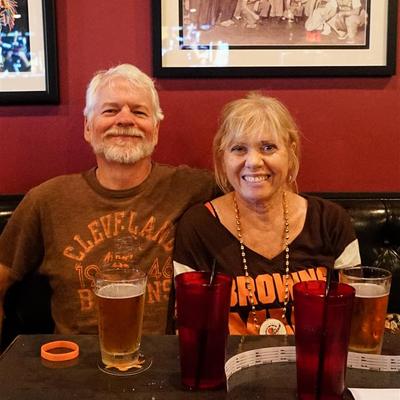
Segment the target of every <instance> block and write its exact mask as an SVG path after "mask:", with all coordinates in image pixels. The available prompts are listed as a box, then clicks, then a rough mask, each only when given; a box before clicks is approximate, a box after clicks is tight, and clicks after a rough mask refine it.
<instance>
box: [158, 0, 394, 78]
mask: <svg viewBox="0 0 400 400" xmlns="http://www.w3.org/2000/svg"><path fill="white" fill-rule="evenodd" d="M365 1H366V3H365V4H366V6H365V7H366V8H367V6H368V9H366V11H367V15H368V18H367V23H366V24H365V33H363V35H364V37H365V41H364V43H363V44H362V45H360V44H357V43H356V44H347V43H345V42H344V41H341V42H340V41H337V44H336V45H335V46H332V45H330V46H326V45H320V44H307V45H304V44H299V45H297V46H287V45H285V44H282V45H276V44H275V45H274V46H259V45H254V46H232V45H231V44H230V43H224V46H223V51H225V53H226V54H227V55H226V56H225V59H228V60H229V61H228V62H227V63H225V64H220V65H216V64H212V63H207V61H206V62H204V60H208V59H211V58H212V57H209V56H208V54H211V51H213V50H214V51H215V48H216V46H213V45H211V46H210V45H207V44H204V43H198V44H197V45H196V44H194V45H193V44H189V45H188V44H185V37H186V36H184V23H183V21H184V16H183V15H182V14H183V9H182V7H183V4H184V0H153V3H152V4H153V75H154V76H155V77H160V78H197V77H200V78H221V77H238V78H248V77H264V78H269V77H325V76H329V77H335V76H336V77H347V76H391V75H394V74H395V73H396V41H397V37H396V36H397V7H398V1H397V0H365ZM371 12H372V14H371ZM368 13H370V14H368ZM199 34H201V31H200V30H199ZM320 37H322V36H320ZM219 47H221V46H220V45H219ZM207 52H208V53H207ZM282 52H284V55H285V57H287V59H288V60H290V59H291V56H292V55H293V59H294V60H295V61H294V62H293V61H286V59H285V60H283V62H282V60H281V59H282V57H281V55H282ZM231 55H232V57H230V56H231ZM240 55H241V56H242V57H240ZM253 55H254V56H255V60H257V62H255V63H254V64H253V62H252V59H253V58H252V57H253ZM337 55H340V57H341V58H342V59H343V62H342V63H341V62H340V61H337V59H336V56H337ZM196 57H197V59H196ZM285 57H283V58H285ZM189 58H190V60H188V59H189ZM215 58H216V57H215ZM234 58H236V59H240V60H241V61H240V62H235V63H231V61H230V60H231V59H234ZM272 58H274V59H278V61H277V62H276V63H270V62H269V60H270V59H272ZM200 59H201V60H200ZM193 60H194V61H193ZM199 60H200V61H201V62H199ZM264 60H267V61H264ZM296 60H298V61H296ZM330 60H332V61H333V62H332V63H331V61H330ZM242 61H243V63H242Z"/></svg>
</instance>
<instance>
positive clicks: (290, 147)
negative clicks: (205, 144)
mask: <svg viewBox="0 0 400 400" xmlns="http://www.w3.org/2000/svg"><path fill="white" fill-rule="evenodd" d="M264 132H269V133H272V134H273V135H275V136H276V137H277V138H280V139H282V141H283V142H284V144H285V146H286V149H287V151H288V154H289V173H288V182H287V186H288V189H290V190H292V191H297V184H296V178H297V174H298V172H299V158H300V138H299V130H298V128H297V125H296V123H295V121H294V119H293V117H292V116H291V115H290V113H289V111H288V109H287V108H286V107H285V106H284V105H283V104H282V103H281V102H280V101H279V100H277V99H275V98H273V97H268V96H263V95H262V94H261V93H259V92H250V93H248V94H247V96H246V97H245V98H243V99H239V100H234V101H232V102H230V103H228V104H226V105H225V107H224V108H223V110H222V113H221V118H220V124H219V129H218V131H217V133H216V135H215V137H214V141H213V156H214V171H215V178H216V181H217V183H218V186H219V187H220V188H221V189H222V190H223V191H224V193H228V192H231V191H232V190H233V187H232V185H231V184H230V183H229V181H228V178H227V175H226V172H225V168H224V159H223V158H224V151H225V150H226V149H227V148H228V146H229V144H230V143H232V142H233V141H234V140H240V139H241V138H244V137H249V136H260V135H261V134H262V133H264Z"/></svg>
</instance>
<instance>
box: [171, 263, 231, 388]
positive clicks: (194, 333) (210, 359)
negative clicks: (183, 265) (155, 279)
mask: <svg viewBox="0 0 400 400" xmlns="http://www.w3.org/2000/svg"><path fill="white" fill-rule="evenodd" d="M175 286H176V303H177V317H178V329H179V348H180V360H181V376H182V384H183V386H185V387H186V388H189V389H191V390H195V389H215V388H218V387H222V386H224V385H225V382H226V377H225V352H226V342H227V337H228V333H229V332H228V318H229V306H230V296H231V286H232V277H231V276H229V275H226V274H222V273H216V274H215V276H214V278H213V280H212V283H211V284H210V273H208V272H197V271H196V272H185V273H182V274H180V275H178V276H177V277H176V278H175Z"/></svg>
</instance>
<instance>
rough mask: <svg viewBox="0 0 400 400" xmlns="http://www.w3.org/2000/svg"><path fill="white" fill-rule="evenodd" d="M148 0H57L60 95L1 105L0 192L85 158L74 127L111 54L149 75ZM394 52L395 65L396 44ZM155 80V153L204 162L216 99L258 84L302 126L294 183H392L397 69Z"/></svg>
mask: <svg viewBox="0 0 400 400" xmlns="http://www.w3.org/2000/svg"><path fill="white" fill-rule="evenodd" d="M150 3H151V2H150V1H143V0H118V1H117V2H115V3H114V2H109V1H98V0H84V1H75V0H73V1H71V0H56V7H57V29H58V52H59V70H60V73H59V76H60V88H61V102H60V104H59V105H56V106H13V107H6V106H2V107H0V124H1V125H0V193H3V194H4V193H18V192H19V193H22V192H25V191H27V190H28V189H29V188H31V187H32V186H34V185H36V184H38V183H40V182H42V181H44V180H46V179H48V178H50V177H53V176H55V175H59V174H64V173H70V172H75V171H79V170H82V169H85V168H88V167H90V166H91V165H93V163H94V158H93V156H92V154H91V151H90V149H89V148H88V146H87V145H86V143H85V142H84V140H83V135H82V133H83V118H82V109H83V107H84V91H85V87H86V84H87V82H88V80H89V79H90V78H91V76H92V74H93V73H94V72H95V71H96V70H99V69H104V68H108V67H110V66H112V65H115V64H118V63H120V62H130V63H133V64H135V65H137V66H138V67H139V68H141V69H143V70H144V71H145V72H147V73H149V74H151V65H152V64H151V59H152V44H151V31H152V29H151V26H152V20H151V5H150ZM399 42H400V40H399ZM397 54H398V56H397V64H399V65H400V49H399V46H398V49H397ZM158 87H159V89H160V97H161V105H162V107H163V109H164V112H165V115H166V118H165V120H164V121H163V122H162V125H161V131H160V143H159V146H158V149H157V152H156V156H155V158H156V159H157V160H159V161H162V162H167V163H171V164H179V163H187V164H190V165H193V166H200V167H210V166H211V156H210V146H211V141H212V137H213V134H214V132H215V129H216V121H217V118H218V114H219V111H220V109H221V107H222V105H223V104H225V103H226V102H227V101H229V100H232V99H236V98H239V97H241V96H243V95H244V94H245V93H246V92H247V91H249V90H257V89H261V90H263V91H265V92H266V93H268V94H270V95H272V96H276V97H278V98H279V99H281V100H282V101H283V102H284V103H285V104H286V105H287V106H288V108H289V109H290V110H291V111H292V113H293V114H294V116H295V118H296V120H297V121H298V123H299V125H300V128H301V130H302V132H303V146H302V152H303V156H302V160H301V172H300V179H299V184H300V190H303V191H400V132H399V128H398V127H399V126H400V91H399V87H400V76H399V75H396V76H393V77H391V78H290V79H288V78H282V79H277V78H274V79H267V78H266V79H245V78H243V79H189V80H186V79H182V80H180V79H159V80H158Z"/></svg>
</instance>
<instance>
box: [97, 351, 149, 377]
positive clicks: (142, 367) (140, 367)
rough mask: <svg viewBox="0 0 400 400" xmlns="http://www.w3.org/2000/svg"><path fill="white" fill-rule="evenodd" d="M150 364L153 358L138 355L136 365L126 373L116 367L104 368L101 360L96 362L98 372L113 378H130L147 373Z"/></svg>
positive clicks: (141, 354)
mask: <svg viewBox="0 0 400 400" xmlns="http://www.w3.org/2000/svg"><path fill="white" fill-rule="evenodd" d="M151 364H153V357H147V356H146V357H145V356H144V354H143V353H140V354H139V356H138V359H137V363H136V364H135V365H134V366H132V367H130V368H128V369H127V370H126V371H121V370H120V369H118V368H116V367H112V366H111V367H110V366H106V365H105V364H104V363H103V361H102V360H101V359H100V360H99V361H98V362H97V366H98V368H99V370H100V371H103V372H105V373H106V374H109V375H114V376H131V375H137V374H141V373H142V372H144V371H147V370H148V369H149V368H150V367H151Z"/></svg>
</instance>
